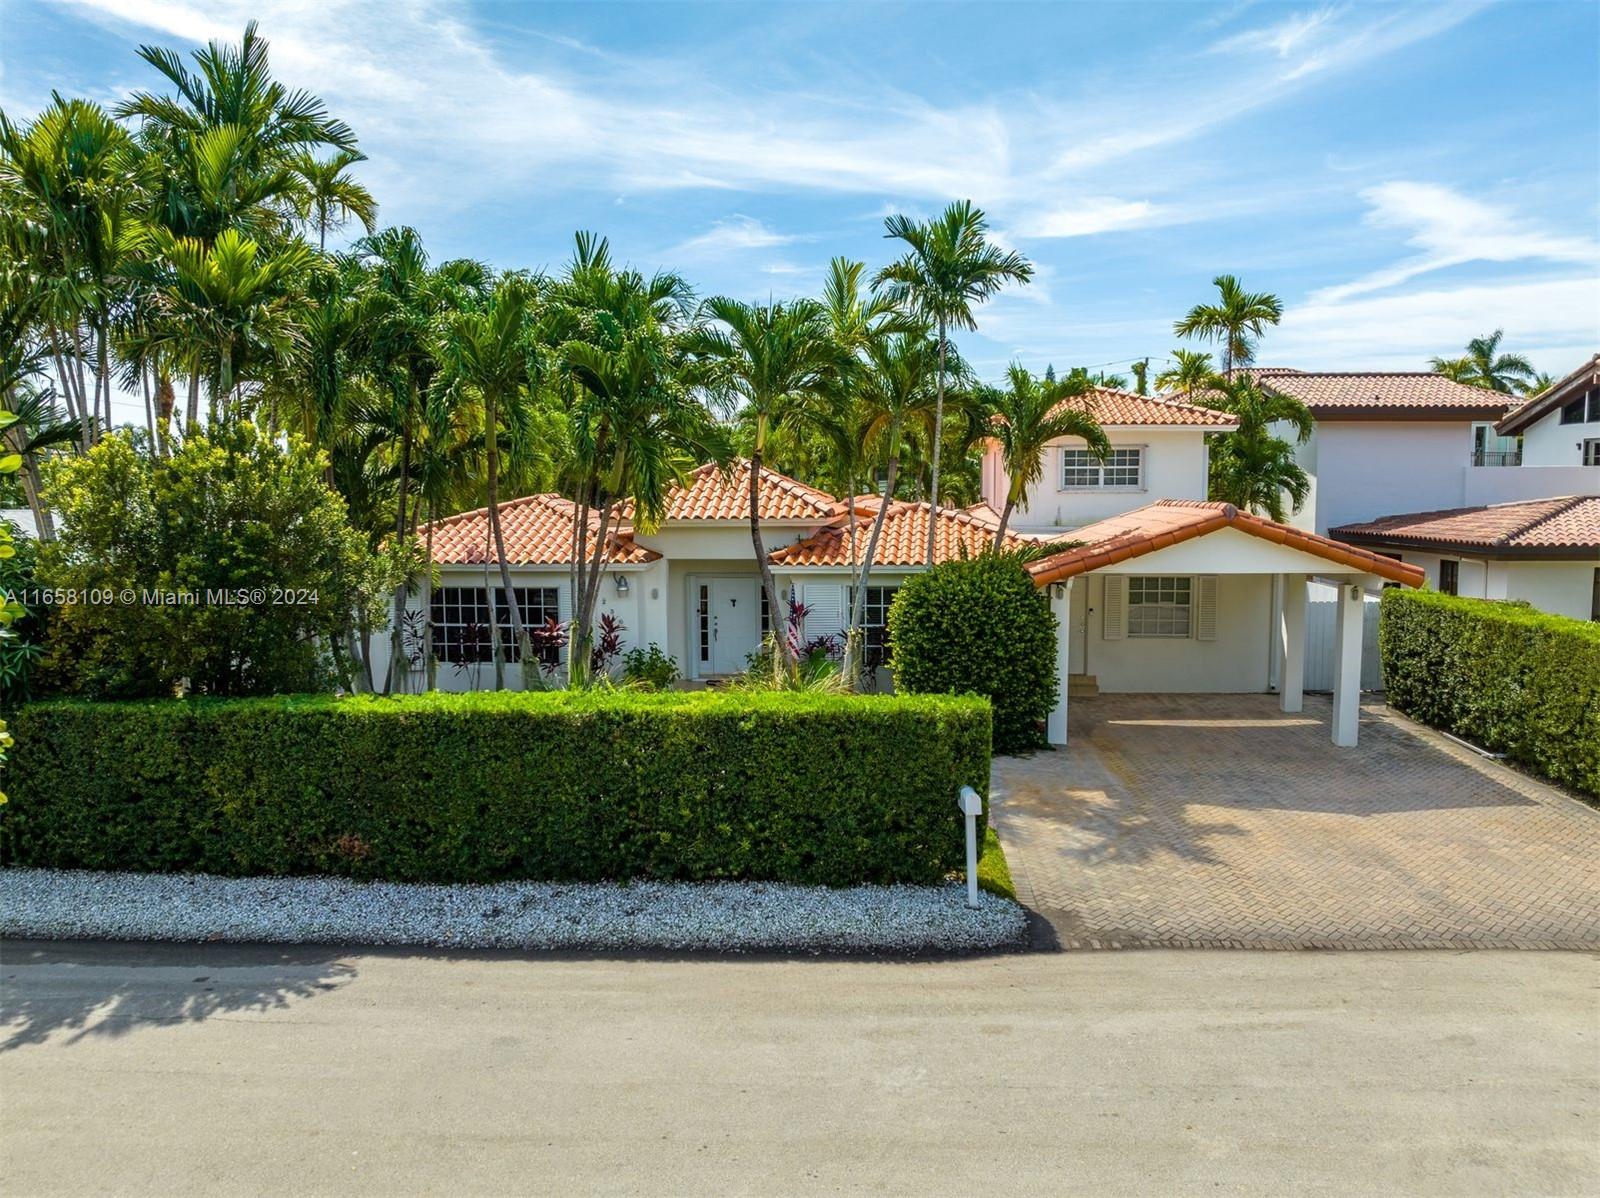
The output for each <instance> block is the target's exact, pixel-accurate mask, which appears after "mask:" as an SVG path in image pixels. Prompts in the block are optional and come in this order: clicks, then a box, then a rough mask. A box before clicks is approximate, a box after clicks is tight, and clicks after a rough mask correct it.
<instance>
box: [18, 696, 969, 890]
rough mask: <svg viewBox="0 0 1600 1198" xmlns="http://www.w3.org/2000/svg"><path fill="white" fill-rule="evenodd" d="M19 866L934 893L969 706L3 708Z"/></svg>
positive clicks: (880, 702)
mask: <svg viewBox="0 0 1600 1198" xmlns="http://www.w3.org/2000/svg"><path fill="white" fill-rule="evenodd" d="M15 732H16V734H17V740H18V748H17V749H16V751H15V753H14V757H13V764H12V769H11V770H10V771H9V781H10V782H11V783H12V787H11V801H10V804H9V805H8V806H7V807H5V808H4V809H3V810H0V849H3V855H4V858H5V860H6V861H7V862H8V863H10V864H15V865H32V866H49V867H58V868H84V869H111V870H148V871H158V872H178V871H203V872H206V873H215V874H226V875H235V876H242V875H254V874H269V875H284V874H337V875H343V876H348V877H354V878H369V879H387V880H393V881H407V882H488V881H495V880H500V879H507V878H528V879H542V880H558V881H559V880H573V881H576V880H599V879H619V880H620V879H629V878H663V879H666V878H676V879H712V878H746V879H766V880H782V881H790V882H805V883H820V884H826V885H831V886H842V885H850V884H855V883H861V882H915V883H932V882H937V881H939V880H940V879H941V878H943V877H944V876H945V875H946V874H948V873H949V872H950V871H952V870H954V869H958V868H960V867H961V865H962V864H963V859H964V839H963V830H962V821H961V818H960V814H959V812H958V810H957V808H956V802H955V796H956V792H957V790H958V789H959V788H960V787H961V786H962V785H963V784H971V785H972V786H974V787H976V788H977V789H978V790H979V792H980V793H984V794H987V792H988V780H989V736H990V720H989V710H988V705H987V704H986V703H983V702H982V701H980V700H976V699H950V698H934V697H926V696H925V697H888V696H842V695H797V694H771V695H761V694H739V695H721V694H716V693H700V694H685V693H681V692H680V693H671V694H658V695H657V694H640V693H636V692H627V691H622V692H592V693H587V694H574V693H570V692H552V693H543V694H539V693H506V692H499V693H493V694H469V695H440V694H434V695H419V696H405V697H396V698H388V699H384V698H374V697H370V696H362V697H355V698H345V699H333V698H325V697H312V696H305V697H279V698H271V699H265V698H264V699H237V700H195V701H188V702H185V701H179V700H164V701H148V702H126V703H89V702H72V701H63V702H52V703H40V704H33V705H30V706H28V707H25V708H23V709H22V711H21V712H20V714H19V716H18V718H17V720H16V725H15Z"/></svg>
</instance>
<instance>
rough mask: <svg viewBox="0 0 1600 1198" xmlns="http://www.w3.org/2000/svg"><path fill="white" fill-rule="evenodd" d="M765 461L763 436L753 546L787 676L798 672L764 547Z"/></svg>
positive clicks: (754, 450) (756, 449) (755, 481)
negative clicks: (763, 478) (762, 488)
mask: <svg viewBox="0 0 1600 1198" xmlns="http://www.w3.org/2000/svg"><path fill="white" fill-rule="evenodd" d="M761 457H762V447H761V441H760V435H759V433H758V434H757V440H756V444H755V445H754V446H752V447H751V450H750V543H751V545H753V546H754V547H755V551H756V568H757V569H758V570H760V571H761V589H762V591H763V592H765V594H766V596H767V612H768V614H769V615H770V617H771V619H770V623H771V624H772V640H773V643H774V644H775V645H777V656H778V662H779V664H780V665H782V667H783V670H784V672H785V673H786V674H792V673H793V672H794V654H793V653H792V652H791V651H790V647H789V637H788V620H787V619H786V618H785V616H784V612H783V608H781V607H779V606H778V587H777V584H776V583H774V582H773V581H772V565H771V563H770V562H768V561H767V548H766V546H765V545H763V544H762V543H761Z"/></svg>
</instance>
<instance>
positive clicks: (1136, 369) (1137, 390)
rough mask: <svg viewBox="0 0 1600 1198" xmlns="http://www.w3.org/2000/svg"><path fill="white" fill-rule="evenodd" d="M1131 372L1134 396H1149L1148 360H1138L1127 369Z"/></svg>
mask: <svg viewBox="0 0 1600 1198" xmlns="http://www.w3.org/2000/svg"><path fill="white" fill-rule="evenodd" d="M1128 369H1129V370H1131V371H1133V392H1134V394H1135V395H1149V394H1150V382H1149V378H1150V359H1149V358H1140V359H1139V360H1138V361H1137V362H1135V363H1133V365H1131V366H1129V367H1128Z"/></svg>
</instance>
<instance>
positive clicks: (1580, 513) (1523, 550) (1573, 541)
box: [1328, 495, 1600, 558]
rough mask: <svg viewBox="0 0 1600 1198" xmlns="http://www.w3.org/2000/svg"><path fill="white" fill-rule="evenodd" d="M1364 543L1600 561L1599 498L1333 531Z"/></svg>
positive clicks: (1385, 520) (1411, 517) (1499, 506)
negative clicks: (1599, 559)
mask: <svg viewBox="0 0 1600 1198" xmlns="http://www.w3.org/2000/svg"><path fill="white" fill-rule="evenodd" d="M1328 535H1329V536H1332V537H1337V538H1338V539H1339V540H1341V541H1349V542H1351V543H1352V544H1363V545H1394V546H1397V547H1400V548H1406V547H1411V548H1417V549H1442V550H1444V551H1446V552H1449V551H1450V550H1452V549H1454V550H1457V551H1460V550H1466V551H1469V552H1470V551H1477V552H1480V553H1485V554H1488V555H1489V556H1500V557H1535V558H1550V557H1578V558H1593V557H1600V495H1566V496H1561V497H1558V498H1554V499H1529V500H1523V501H1521V502H1518V503H1495V504H1490V505H1488V506H1486V507H1462V508H1447V509H1445V510H1443V511H1437V512H1410V513H1406V514H1403V515H1397V516H1383V517H1381V518H1379V519H1377V520H1368V521H1366V522H1365V523H1362V524H1344V525H1341V526H1340V527H1338V528H1330V529H1329V530H1328Z"/></svg>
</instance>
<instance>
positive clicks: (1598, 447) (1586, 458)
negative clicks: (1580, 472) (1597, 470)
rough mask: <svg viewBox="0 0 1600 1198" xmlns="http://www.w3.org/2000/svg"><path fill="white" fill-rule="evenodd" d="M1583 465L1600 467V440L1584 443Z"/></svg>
mask: <svg viewBox="0 0 1600 1198" xmlns="http://www.w3.org/2000/svg"><path fill="white" fill-rule="evenodd" d="M1583 464H1584V465H1585V466H1600V440H1595V439H1593V438H1591V439H1590V440H1588V441H1585V442H1584V443H1583Z"/></svg>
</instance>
